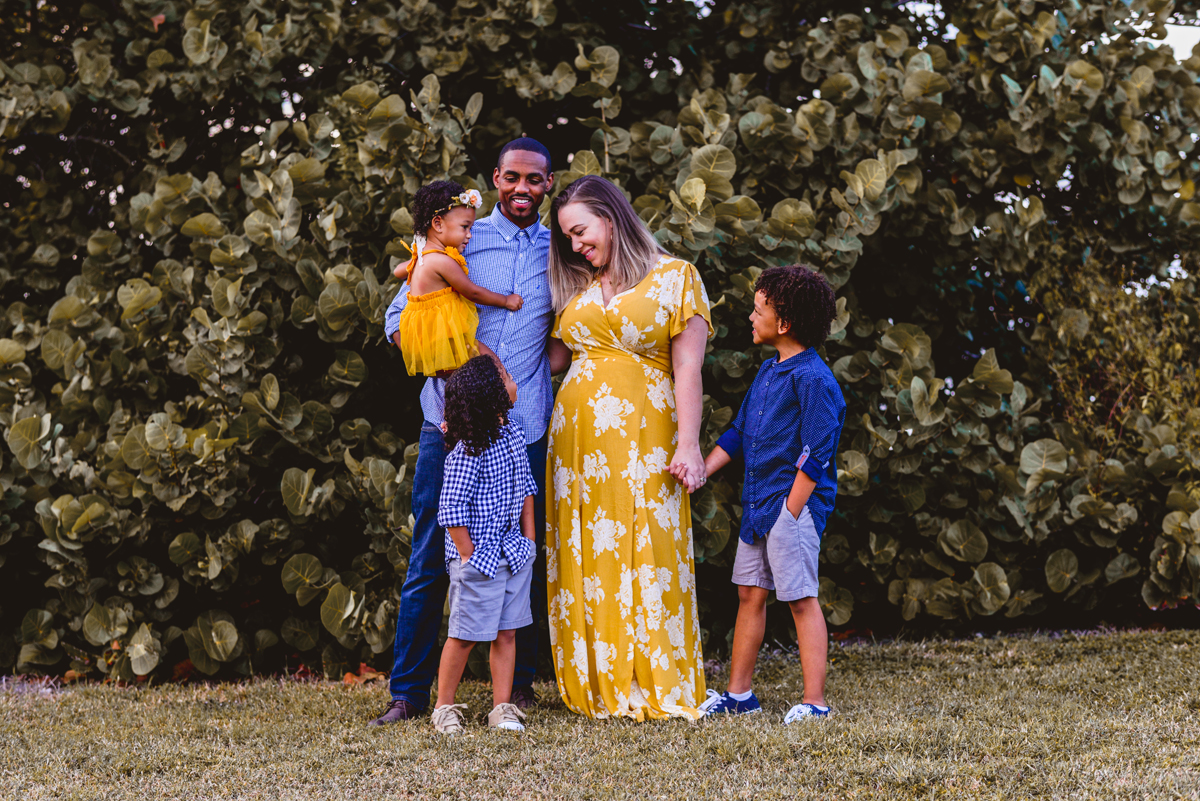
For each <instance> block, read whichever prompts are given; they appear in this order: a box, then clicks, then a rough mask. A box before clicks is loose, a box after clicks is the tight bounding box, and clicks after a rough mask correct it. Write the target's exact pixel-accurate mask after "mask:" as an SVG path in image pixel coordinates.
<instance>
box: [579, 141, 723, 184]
mask: <svg viewBox="0 0 1200 801" xmlns="http://www.w3.org/2000/svg"><path fill="white" fill-rule="evenodd" d="M572 166H574V165H572ZM691 167H692V170H693V171H695V170H709V171H710V172H713V173H716V174H717V175H719V176H721V177H722V178H724V179H725V180H727V181H728V180H732V179H733V176H734V174H735V173H736V172H737V159H735V158H734V156H733V151H732V150H730V149H729V148H727V147H725V146H724V145H705V146H704V147H702V148H700V149H699V150H697V151H696V152H695V153H693V154H692V161H691Z"/></svg>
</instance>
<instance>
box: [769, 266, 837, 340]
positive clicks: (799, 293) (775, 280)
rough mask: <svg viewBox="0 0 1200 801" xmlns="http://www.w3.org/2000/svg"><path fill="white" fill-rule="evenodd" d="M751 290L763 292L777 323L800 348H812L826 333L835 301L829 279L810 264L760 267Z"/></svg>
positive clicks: (831, 320)
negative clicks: (785, 327) (760, 270)
mask: <svg viewBox="0 0 1200 801" xmlns="http://www.w3.org/2000/svg"><path fill="white" fill-rule="evenodd" d="M754 291H755V292H756V293H757V292H761V293H763V296H764V297H765V298H766V301H767V304H768V305H769V306H770V307H771V308H772V309H774V311H775V316H777V317H778V318H779V322H781V323H783V324H784V325H786V326H788V333H789V334H790V335H791V337H792V339H794V340H796V341H797V342H799V343H800V344H801V345H803V346H804V347H806V348H815V347H817V346H819V345H821V344H823V343H824V342H825V339H826V338H827V337H828V336H829V328H830V325H831V324H832V323H833V319H834V318H835V317H837V301H836V300H834V297H833V289H832V288H831V287H830V286H829V282H828V281H826V280H825V277H824V276H823V275H821V274H820V273H818V272H817V271H815V270H813V269H812V268H811V267H809V266H807V265H804V264H791V265H788V266H787V267H771V268H769V269H767V270H763V272H762V274H761V275H759V276H758V282H757V283H756V284H755V285H754Z"/></svg>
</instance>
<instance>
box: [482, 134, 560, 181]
mask: <svg viewBox="0 0 1200 801" xmlns="http://www.w3.org/2000/svg"><path fill="white" fill-rule="evenodd" d="M510 150H524V151H527V152H529V153H537V154H538V155H539V156H541V157H542V158H544V159H545V160H546V174H547V175H549V174H550V172H551V169H550V164H551V162H550V151H549V150H547V149H546V146H545V145H543V144H542V143H541V142H539V141H538V140H536V139H531V138H529V137H528V136H522V137H521V138H519V139H514V140H512V141H511V142H509V143H508V144H507V145H505V146H504V147H502V148H500V157H499V158H497V159H496V169H500V165H502V164H503V163H504V155H505V154H506V153H508V152H509V151H510Z"/></svg>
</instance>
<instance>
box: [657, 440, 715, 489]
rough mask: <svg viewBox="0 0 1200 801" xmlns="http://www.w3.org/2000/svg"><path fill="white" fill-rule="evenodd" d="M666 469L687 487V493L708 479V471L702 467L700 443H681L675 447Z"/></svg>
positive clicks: (702, 456)
mask: <svg viewBox="0 0 1200 801" xmlns="http://www.w3.org/2000/svg"><path fill="white" fill-rule="evenodd" d="M667 471H668V472H669V473H670V474H671V475H673V476H674V477H675V480H676V481H678V482H679V483H680V484H683V485H684V486H685V487H687V491H688V494H689V495H690V494H691V493H693V492H695V491H696V490H698V489H700V488H701V487H702V486H704V482H706V481H707V480H708V471H707V470H705V469H704V454H702V453H701V452H700V443H698V442H696V443H692V444H690V445H683V444H681V445H680V446H679V447H678V448H676V449H675V455H674V456H672V457H671V465H670V467H668V468H667Z"/></svg>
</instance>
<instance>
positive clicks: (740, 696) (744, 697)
mask: <svg viewBox="0 0 1200 801" xmlns="http://www.w3.org/2000/svg"><path fill="white" fill-rule="evenodd" d="M752 695H754V690H753V689H750V690H746V692H744V693H729V697H730V698H732V699H733V700H735V701H749V700H750V696H752Z"/></svg>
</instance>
